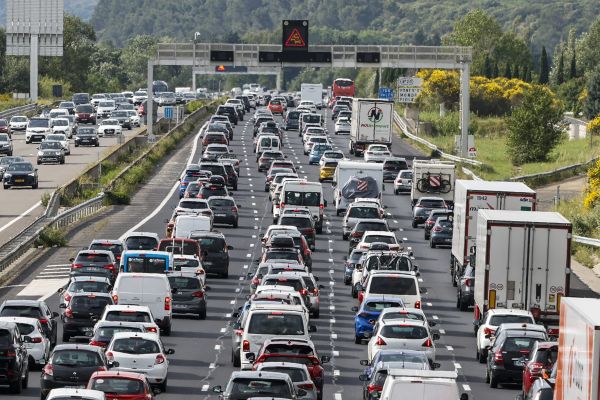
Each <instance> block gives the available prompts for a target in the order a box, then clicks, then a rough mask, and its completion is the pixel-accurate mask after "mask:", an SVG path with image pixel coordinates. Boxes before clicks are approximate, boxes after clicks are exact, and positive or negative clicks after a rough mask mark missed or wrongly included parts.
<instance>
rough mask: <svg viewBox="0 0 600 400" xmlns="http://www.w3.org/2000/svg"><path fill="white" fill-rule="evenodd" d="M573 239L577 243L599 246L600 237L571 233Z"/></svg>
mask: <svg viewBox="0 0 600 400" xmlns="http://www.w3.org/2000/svg"><path fill="white" fill-rule="evenodd" d="M573 240H574V241H576V242H577V243H581V244H586V245H588V246H594V247H600V239H594V238H589V237H585V236H577V235H573Z"/></svg>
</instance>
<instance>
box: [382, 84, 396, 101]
mask: <svg viewBox="0 0 600 400" xmlns="http://www.w3.org/2000/svg"><path fill="white" fill-rule="evenodd" d="M379 98H380V99H385V100H394V90H393V89H391V88H386V87H380V88H379Z"/></svg>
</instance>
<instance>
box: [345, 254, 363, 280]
mask: <svg viewBox="0 0 600 400" xmlns="http://www.w3.org/2000/svg"><path fill="white" fill-rule="evenodd" d="M365 251H366V250H359V249H353V250H352V252H351V253H350V254H349V255H348V257H347V258H346V262H345V263H344V284H345V285H350V284H351V283H352V274H353V273H354V269H355V268H356V266H357V265H358V264H359V261H360V259H361V257H362V255H363V254H364V253H365Z"/></svg>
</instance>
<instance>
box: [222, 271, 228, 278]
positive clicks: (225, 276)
mask: <svg viewBox="0 0 600 400" xmlns="http://www.w3.org/2000/svg"><path fill="white" fill-rule="evenodd" d="M221 278H222V279H228V278H229V272H225V273H223V274H221Z"/></svg>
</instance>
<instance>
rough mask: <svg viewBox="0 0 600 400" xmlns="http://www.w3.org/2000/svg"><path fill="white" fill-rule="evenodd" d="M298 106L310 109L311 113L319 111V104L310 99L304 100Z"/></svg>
mask: <svg viewBox="0 0 600 400" xmlns="http://www.w3.org/2000/svg"><path fill="white" fill-rule="evenodd" d="M298 107H302V108H306V109H309V110H310V112H311V113H314V114H316V113H317V106H316V105H315V103H313V102H312V101H310V100H303V101H301V102H300V104H298Z"/></svg>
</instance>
